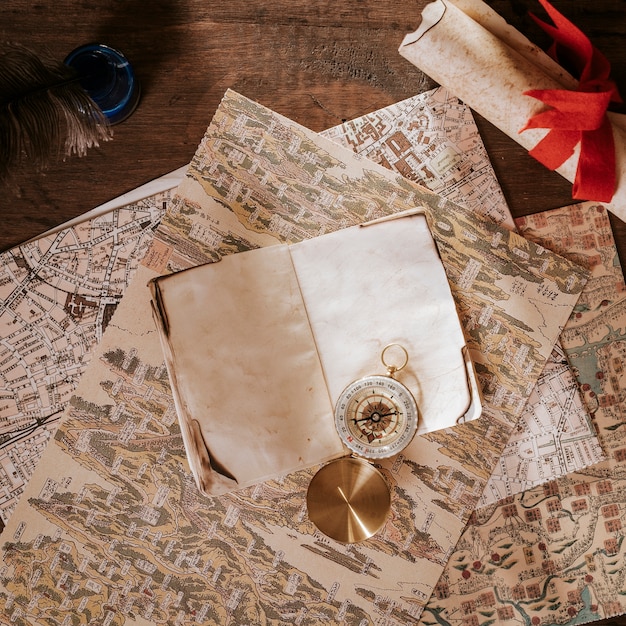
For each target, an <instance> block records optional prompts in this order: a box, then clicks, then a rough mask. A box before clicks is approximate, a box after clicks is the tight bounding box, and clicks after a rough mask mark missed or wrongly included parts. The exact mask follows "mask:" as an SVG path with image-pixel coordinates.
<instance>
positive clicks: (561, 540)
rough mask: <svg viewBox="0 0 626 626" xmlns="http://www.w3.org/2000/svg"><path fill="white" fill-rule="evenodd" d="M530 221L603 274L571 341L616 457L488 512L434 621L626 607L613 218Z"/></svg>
mask: <svg viewBox="0 0 626 626" xmlns="http://www.w3.org/2000/svg"><path fill="white" fill-rule="evenodd" d="M518 225H519V227H520V229H521V231H522V232H523V233H524V234H525V235H526V236H527V237H529V238H532V239H534V240H537V241H541V242H543V243H544V244H545V245H547V246H548V247H550V248H552V249H554V250H557V251H560V252H561V253H563V254H567V255H568V256H569V257H570V258H574V259H576V260H577V261H578V262H579V263H584V264H585V265H587V266H588V267H589V268H590V269H591V270H592V272H593V274H592V279H591V281H590V283H589V284H588V286H587V288H586V289H585V292H584V294H583V296H582V297H581V299H580V301H579V303H578V304H577V306H576V308H575V310H574V312H573V314H572V317H571V318H570V321H569V322H568V324H567V326H566V328H565V330H564V332H563V334H562V336H561V340H562V344H563V347H564V348H565V350H566V352H567V355H568V357H569V359H570V361H571V362H572V365H573V367H574V370H575V372H576V374H577V376H578V379H579V382H580V385H581V388H582V390H583V394H584V400H585V403H586V404H587V406H588V408H589V410H590V412H591V414H592V415H593V419H594V423H595V425H596V428H597V430H598V433H599V437H600V440H601V444H602V447H603V448H604V449H605V450H606V451H607V457H608V459H607V460H606V461H605V462H603V463H600V464H597V465H594V466H593V467H590V468H588V469H587V470H585V471H583V472H577V473H572V474H569V475H567V476H564V477H561V478H558V479H556V480H553V481H551V482H549V483H546V484H544V485H543V486H541V487H536V488H534V489H531V490H527V491H525V492H524V493H522V494H519V495H516V496H514V497H510V498H507V499H505V500H503V501H500V502H498V503H497V504H494V505H491V506H488V507H484V508H479V509H478V510H477V511H476V512H475V513H474V514H473V516H472V519H471V521H470V524H469V525H468V527H467V529H466V530H465V532H464V534H463V536H462V537H461V540H460V541H459V544H458V546H457V548H456V550H455V552H454V553H453V554H452V555H451V559H450V562H449V564H448V566H447V567H446V570H445V573H444V575H443V576H442V578H441V579H440V581H439V583H438V584H437V588H436V590H435V595H434V596H433V598H432V599H431V601H430V603H429V604H428V607H427V610H426V611H425V613H424V616H423V622H424V623H425V624H434V623H437V624H450V625H461V624H463V625H465V624H475V625H477V626H478V625H480V624H491V623H493V622H505V621H506V622H510V623H514V624H515V623H516V624H519V623H524V624H581V623H584V622H587V621H591V620H595V619H600V618H606V617H613V616H616V615H620V614H622V613H624V612H625V611H626V599H625V593H626V592H625V586H624V569H623V562H624V557H625V550H626V545H625V542H624V540H623V538H624V517H623V516H624V494H625V493H626V439H624V436H623V428H624V425H625V424H626V421H625V420H624V412H625V406H624V393H623V391H622V389H623V388H624V383H625V380H624V366H623V363H624V353H625V346H626V297H625V291H626V288H625V285H624V278H623V276H622V273H621V268H620V263H619V259H618V258H617V252H616V249H615V246H614V242H613V236H612V233H611V228H610V223H609V218H608V213H607V211H606V209H605V208H604V207H603V206H602V205H599V204H597V203H591V202H587V203H581V204H577V205H574V206H571V207H565V208H563V209H558V210H555V211H549V212H546V213H541V214H538V215H535V216H532V217H528V218H524V219H521V220H519V221H518Z"/></svg>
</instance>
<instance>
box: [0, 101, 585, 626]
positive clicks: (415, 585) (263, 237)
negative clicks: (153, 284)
mask: <svg viewBox="0 0 626 626" xmlns="http://www.w3.org/2000/svg"><path fill="white" fill-rule="evenodd" d="M180 194H181V195H180V197H179V198H177V199H176V200H175V201H174V202H173V203H172V206H171V208H170V210H169V211H168V212H167V214H166V217H165V218H164V219H163V221H162V223H161V226H160V227H159V229H158V231H157V235H156V237H155V239H154V240H153V243H152V245H151V247H150V250H149V251H148V252H147V254H146V255H145V256H144V260H143V262H142V266H141V267H140V268H139V269H138V270H137V273H136V275H135V278H134V279H133V282H132V284H131V285H130V286H129V288H128V289H127V291H126V296H125V297H124V299H123V300H122V302H121V304H120V305H119V306H118V310H117V312H116V315H115V318H114V320H113V322H112V323H110V324H109V327H108V329H107V332H106V333H105V334H104V336H103V338H102V341H101V342H100V344H99V345H98V347H97V348H96V350H95V351H94V354H93V357H92V362H91V364H90V366H89V368H88V371H87V373H86V375H85V376H83V377H82V379H81V382H80V383H79V386H78V388H77V390H76V395H75V396H74V398H73V400H72V402H71V405H70V408H69V410H68V411H67V412H66V414H65V417H64V419H63V421H62V422H61V424H60V426H59V429H58V430H57V433H56V435H55V438H54V444H53V445H50V446H48V448H47V449H46V452H45V454H44V456H43V458H42V462H41V463H40V464H39V465H38V467H37V469H36V471H35V474H34V475H33V478H32V480H31V482H30V484H29V485H28V488H27V491H26V492H25V494H24V497H23V498H22V499H21V500H20V502H19V503H18V506H17V507H16V510H15V513H14V514H13V516H12V517H11V519H10V520H9V524H8V526H7V528H6V529H5V532H4V533H3V534H2V537H1V539H2V549H3V551H4V563H3V566H2V569H1V570H0V583H1V587H0V598H1V600H0V607H1V608H2V610H3V611H4V614H5V615H6V616H7V617H8V618H9V619H10V620H12V622H13V623H16V624H28V623H48V624H50V623H52V624H88V623H98V624H107V625H109V624H116V625H117V624H130V623H148V624H152V623H157V624H192V623H206V624H215V623H219V624H284V623H295V624H319V623H320V622H325V621H327V622H331V623H332V622H335V623H342V622H343V623H349V624H363V625H365V624H378V625H380V626H383V625H386V626H393V625H396V624H406V623H416V622H418V621H419V618H420V615H421V613H422V611H423V608H424V606H425V605H426V603H427V602H428V599H429V597H430V595H431V592H432V590H433V587H434V584H435V582H436V581H437V579H438V578H439V575H440V574H441V572H442V571H443V568H444V565H445V563H446V562H447V560H448V557H449V555H450V553H451V552H452V551H453V549H454V546H455V544H456V541H457V539H458V537H459V536H460V534H461V532H462V529H463V527H464V526H465V523H466V521H467V519H468V517H469V516H470V514H471V512H472V510H473V509H474V507H475V505H476V502H477V500H478V497H479V496H480V493H481V491H482V489H483V487H484V485H485V482H486V480H487V478H488V475H489V468H490V467H492V466H493V465H494V464H495V462H496V460H497V458H498V456H499V454H500V452H501V451H502V447H503V442H504V441H506V440H507V438H508V437H507V435H508V434H509V433H510V431H511V429H512V428H513V425H514V424H515V422H516V420H517V417H518V416H519V415H520V414H521V412H522V409H523V406H524V404H525V399H526V398H527V397H528V395H529V394H530V392H531V390H532V388H533V386H534V383H535V382H536V380H537V378H538V376H539V375H540V373H541V370H542V368H543V365H544V363H545V361H546V359H547V358H548V357H549V355H550V353H551V350H552V346H553V345H554V342H555V340H556V338H557V336H558V333H559V330H560V328H561V327H562V325H563V324H564V323H565V321H566V319H567V317H568V316H569V312H570V311H571V309H572V307H573V306H574V304H575V302H576V301H577V299H578V297H579V295H580V292H581V289H582V287H583V284H584V282H585V280H586V273H585V272H582V271H581V270H580V269H579V268H578V266H576V265H574V264H572V263H570V262H568V261H566V260H565V259H563V258H562V257H559V256H556V255H553V254H551V253H549V252H548V251H546V250H545V249H544V248H541V247H539V246H536V245H535V244H533V243H532V242H529V241H527V240H525V239H523V238H521V237H519V236H518V235H517V234H515V233H512V232H509V231H507V230H506V229H503V228H500V227H499V226H497V225H495V224H494V223H492V222H488V221H485V220H482V219H479V218H477V217H476V216H475V215H473V214H472V213H471V212H470V211H466V210H463V209H461V208H460V207H457V206H456V205H454V204H452V203H451V202H448V201H445V200H442V199H441V198H440V197H439V196H435V195H433V194H431V193H429V192H427V191H426V190H425V189H423V188H420V187H419V186H416V185H415V184H413V183H412V182H411V181H408V180H406V179H404V178H402V177H400V176H399V175H397V174H394V173H392V172H390V171H388V170H386V169H384V168H382V167H379V166H376V165H375V164H373V163H371V162H369V161H367V160H365V159H363V158H359V157H357V156H355V155H354V154H352V153H351V152H349V151H345V150H342V149H341V148H339V147H338V146H337V145H336V144H333V143H331V142H330V141H328V140H324V139H323V138H321V137H319V136H318V135H315V134H314V133H311V132H310V131H307V130H306V129H304V128H302V127H300V126H297V125H296V124H294V123H293V122H290V121H289V120H287V119H285V118H283V117H281V116H279V115H277V114H275V113H273V112H271V111H269V110H267V109H265V108H263V107H262V106H260V105H257V104H255V103H253V102H251V101H249V100H247V99H245V98H243V97H241V96H239V95H237V94H234V93H233V92H229V93H228V94H227V96H226V97H225V99H224V101H223V102H222V104H221V106H220V108H219V110H218V112H217V113H216V115H215V117H214V120H213V122H212V124H211V126H210V128H209V131H208V132H207V134H206V136H205V138H204V140H203V142H202V144H201V146H200V148H199V150H198V153H197V155H196V157H195V158H194V161H193V163H192V165H191V168H190V174H189V176H188V177H187V179H186V180H185V182H184V183H183V184H182V185H181V188H180ZM415 205H422V206H424V207H425V208H426V209H427V210H428V212H429V215H430V218H431V223H432V229H433V234H434V236H435V238H436V241H437V244H438V246H439V248H440V251H441V254H442V257H443V258H444V264H445V265H446V269H447V271H448V275H449V278H450V280H451V283H452V285H453V288H454V294H455V297H456V298H457V303H458V306H459V310H460V312H461V316H462V320H463V322H464V325H465V327H466V329H467V332H468V336H469V340H470V344H471V347H472V349H473V352H474V354H475V356H476V358H477V361H478V366H479V369H480V376H481V382H482V384H483V387H484V389H485V405H486V412H485V416H484V418H481V419H479V420H476V421H474V422H471V423H470V424H466V425H462V426H459V427H457V428H455V429H451V430H449V431H444V432H438V433H433V434H430V435H428V436H425V437H423V438H421V439H420V441H419V451H420V455H421V457H420V458H419V459H415V458H410V459H409V458H406V457H401V456H399V457H397V458H395V459H393V460H390V461H388V462H385V463H384V464H382V471H383V472H384V473H385V476H386V477H387V479H388V480H389V482H390V484H391V485H392V486H393V488H394V506H393V513H392V515H391V516H390V518H389V519H388V521H387V524H386V525H385V526H384V528H383V529H382V531H381V532H380V533H379V534H377V535H376V536H375V537H374V538H372V539H371V540H368V541H367V542H364V543H362V544H356V545H351V546H350V545H349V546H345V545H342V544H337V543H335V542H333V541H330V540H328V539H326V538H325V537H324V536H322V535H320V534H319V533H318V532H316V530H315V528H314V527H313V526H312V525H311V523H310V522H309V521H308V519H307V515H306V508H305V506H304V492H305V490H306V486H307V484H308V481H309V479H310V476H311V471H305V472H300V473H298V474H294V475H289V476H286V477H284V478H283V479H282V480H279V481H274V482H269V483H264V484H261V485H258V486H256V487H254V488H250V489H247V490H244V491H240V492H236V493H233V494H231V495H228V496H224V497H220V498H212V499H208V498H203V497H201V496H200V495H199V494H198V492H197V490H196V489H195V486H194V484H193V481H192V479H191V475H190V473H189V470H188V467H187V465H186V459H185V456H184V452H183V449H182V442H181V439H180V433H179V430H178V425H177V422H176V417H175V412H174V408H173V404H172V400H171V395H170V393H169V390H168V386H167V377H166V374H165V370H164V367H163V359H162V356H161V351H160V346H159V345H158V341H157V337H156V332H155V330H154V326H153V325H152V322H151V320H150V313H149V302H148V297H149V293H148V290H147V288H146V282H147V280H148V279H149V278H150V277H152V276H154V275H155V274H156V273H157V272H163V271H172V270H175V269H180V268H182V267H186V266H188V265H192V264H196V263H198V262H202V261H206V260H211V259H214V258H218V257H219V255H220V254H224V253H230V252H236V251H238V250H241V249H244V248H246V247H250V246H254V245H265V244H271V243H274V242H276V241H277V240H290V241H294V240H297V239H298V238H303V237H306V236H313V235H316V234H318V233H320V232H322V231H324V230H330V229H332V228H337V227H341V226H345V225H348V224H349V223H355V222H360V221H362V220H363V219H366V218H367V217H374V216H377V215H380V214H382V213H383V212H388V211H399V210H402V209H405V208H412V207H413V206H415ZM183 305H184V303H183Z"/></svg>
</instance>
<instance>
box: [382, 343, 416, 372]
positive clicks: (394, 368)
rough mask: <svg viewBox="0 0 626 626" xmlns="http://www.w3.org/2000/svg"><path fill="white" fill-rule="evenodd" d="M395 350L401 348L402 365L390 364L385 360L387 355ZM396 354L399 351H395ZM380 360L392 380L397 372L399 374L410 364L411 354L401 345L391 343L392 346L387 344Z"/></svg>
mask: <svg viewBox="0 0 626 626" xmlns="http://www.w3.org/2000/svg"><path fill="white" fill-rule="evenodd" d="M393 348H399V349H400V351H401V352H402V360H401V363H400V365H397V364H393V363H388V362H387V361H386V360H385V355H386V354H387V353H388V352H389V350H391V349H393ZM395 352H396V353H397V352H398V351H397V350H395ZM387 358H388V359H389V355H388V356H387ZM380 360H381V363H382V364H383V365H384V366H385V367H386V368H387V374H388V375H389V376H391V378H393V375H394V374H395V373H396V372H399V371H400V370H401V369H403V368H404V366H405V365H406V364H407V363H408V362H409V353H408V352H407V351H406V348H405V347H404V346H402V345H400V344H399V343H390V344H387V345H386V346H385V347H384V348H383V351H382V352H381V353H380Z"/></svg>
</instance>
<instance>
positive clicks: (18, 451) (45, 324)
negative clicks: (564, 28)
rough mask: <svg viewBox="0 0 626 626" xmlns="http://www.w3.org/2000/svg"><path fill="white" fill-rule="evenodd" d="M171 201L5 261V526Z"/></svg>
mask: <svg viewBox="0 0 626 626" xmlns="http://www.w3.org/2000/svg"><path fill="white" fill-rule="evenodd" d="M168 200H169V194H168V193H167V192H162V193H159V194H156V195H154V196H152V197H150V198H148V199H145V200H139V201H137V202H135V203H133V204H131V205H127V206H125V207H122V208H119V209H116V210H114V211H109V212H107V213H106V214H104V215H101V216H99V217H94V218H93V219H90V220H87V221H84V222H83V223H81V224H78V225H76V226H73V227H71V228H63V229H62V230H60V231H58V232H55V233H52V234H49V235H46V236H44V237H41V238H39V239H37V240H35V241H31V242H28V243H25V244H22V245H21V246H18V247H17V248H14V249H13V250H9V251H8V252H4V253H2V254H0V337H1V338H2V339H1V340H0V485H1V490H0V518H1V519H2V520H3V521H4V522H6V521H7V520H8V518H9V517H10V514H11V511H12V510H13V508H14V507H15V504H16V502H17V500H18V499H19V496H20V495H21V493H22V491H23V490H24V487H25V486H26V484H27V483H28V480H29V479H30V476H31V474H32V472H33V469H34V467H35V466H36V464H37V462H38V461H39V459H40V457H41V454H42V452H43V450H44V448H45V446H46V445H47V443H48V440H49V438H50V435H51V433H53V432H54V430H55V428H56V424H57V422H58V420H59V418H60V416H61V414H62V413H63V410H64V409H65V407H66V406H67V404H68V402H69V399H70V397H71V395H72V393H73V392H74V389H75V388H76V385H77V383H78V381H79V379H80V376H81V374H82V373H83V371H84V370H85V368H86V366H87V363H88V362H89V356H90V353H91V349H92V348H93V346H94V345H95V344H96V343H97V341H99V339H100V338H101V337H102V334H103V332H104V330H105V329H106V327H107V325H108V324H109V322H110V320H111V317H112V315H113V312H114V311H115V309H116V308H117V305H118V304H119V302H120V300H121V298H122V295H123V294H124V291H125V289H126V287H127V286H128V284H129V282H130V280H131V278H132V277H133V275H134V272H135V270H136V268H137V265H138V262H139V260H140V259H141V258H142V256H143V254H145V252H146V250H147V248H148V245H149V243H150V242H151V241H152V236H153V233H154V229H155V228H156V227H157V225H158V224H159V221H160V219H161V216H162V215H163V213H164V212H165V208H166V205H167V202H168Z"/></svg>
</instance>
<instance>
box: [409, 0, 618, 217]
mask: <svg viewBox="0 0 626 626" xmlns="http://www.w3.org/2000/svg"><path fill="white" fill-rule="evenodd" d="M400 54H401V55H402V56H403V57H405V58H406V59H407V60H409V61H410V62H411V63H413V64H414V65H415V66H417V67H418V68H419V69H421V70H422V71H423V72H424V73H425V74H427V75H428V76H430V77H431V78H432V79H433V80H435V81H437V82H438V83H439V84H441V85H443V86H444V87H446V88H447V89H448V90H449V91H450V92H452V93H453V94H454V95H456V96H457V97H458V98H460V99H461V100H463V101H464V102H465V103H466V104H467V105H468V106H470V107H471V108H472V109H474V110H475V111H476V112H477V113H478V114H479V115H481V116H482V117H484V118H485V119H487V120H488V121H490V122H491V123H492V124H493V125H494V126H496V127H497V128H499V129H500V130H501V131H502V132H504V133H506V134H507V135H508V136H509V137H511V138H512V139H514V140H515V141H516V142H517V143H519V144H520V145H522V146H523V147H524V148H526V149H527V150H529V151H532V150H533V149H534V148H536V147H537V145H538V144H539V143H540V142H541V141H542V140H543V139H544V138H545V137H546V136H547V135H548V133H549V132H551V131H550V130H549V129H546V128H529V127H528V121H529V120H530V119H531V118H533V117H535V116H537V115H538V114H541V113H543V112H545V111H546V108H547V107H546V105H545V104H544V103H543V102H541V101H539V100H537V99H535V98H533V97H531V96H530V95H527V94H526V92H536V91H537V90H571V91H572V92H573V93H579V92H577V91H576V90H577V89H578V85H579V83H578V81H577V80H576V79H575V78H574V77H573V76H571V75H570V74H568V73H567V72H566V71H565V70H564V69H563V68H562V67H560V66H559V65H558V63H556V62H555V61H554V60H553V59H551V58H550V57H549V56H548V55H547V54H545V53H544V52H543V51H542V50H541V49H540V48H538V47H537V46H535V45H534V44H533V43H531V42H530V41H529V40H528V39H526V37H524V36H523V35H522V34H521V33H520V32H519V31H517V30H516V29H514V28H513V27H512V26H510V25H509V24H507V23H506V21H505V20H504V19H503V18H502V17H500V16H499V15H498V14H497V13H495V11H493V10H492V9H491V8H490V7H489V6H487V5H486V4H484V3H483V2H481V1H480V0H435V1H434V2H432V3H430V4H428V5H427V6H426V7H425V9H424V11H423V12H422V22H421V24H420V26H419V27H418V29H417V30H416V31H415V32H414V33H410V34H408V35H407V36H406V37H405V38H404V40H403V42H402V45H401V46H400ZM606 115H607V118H608V120H609V122H610V125H611V129H612V136H613V142H614V150H615V163H614V165H612V164H611V159H610V155H608V156H607V157H606V163H607V167H614V168H615V186H614V193H613V194H612V199H611V200H610V202H608V201H607V200H606V199H603V200H602V201H603V202H604V204H605V206H606V207H607V208H608V209H609V210H610V211H611V212H613V213H614V214H615V215H616V216H618V217H619V218H620V219H622V220H625V221H626V116H624V115H620V114H617V113H611V112H609V113H607V114H606ZM611 149H613V147H612V146H611ZM579 160H580V144H578V145H576V147H575V148H574V151H573V154H572V155H571V157H570V158H568V159H567V160H565V161H564V162H563V163H562V165H560V166H559V167H556V168H554V169H555V170H556V171H557V172H559V174H561V175H562V176H564V177H565V178H566V179H567V180H569V181H570V182H571V183H572V184H575V182H576V181H577V169H578V163H579ZM586 199H588V200H599V198H586Z"/></svg>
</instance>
